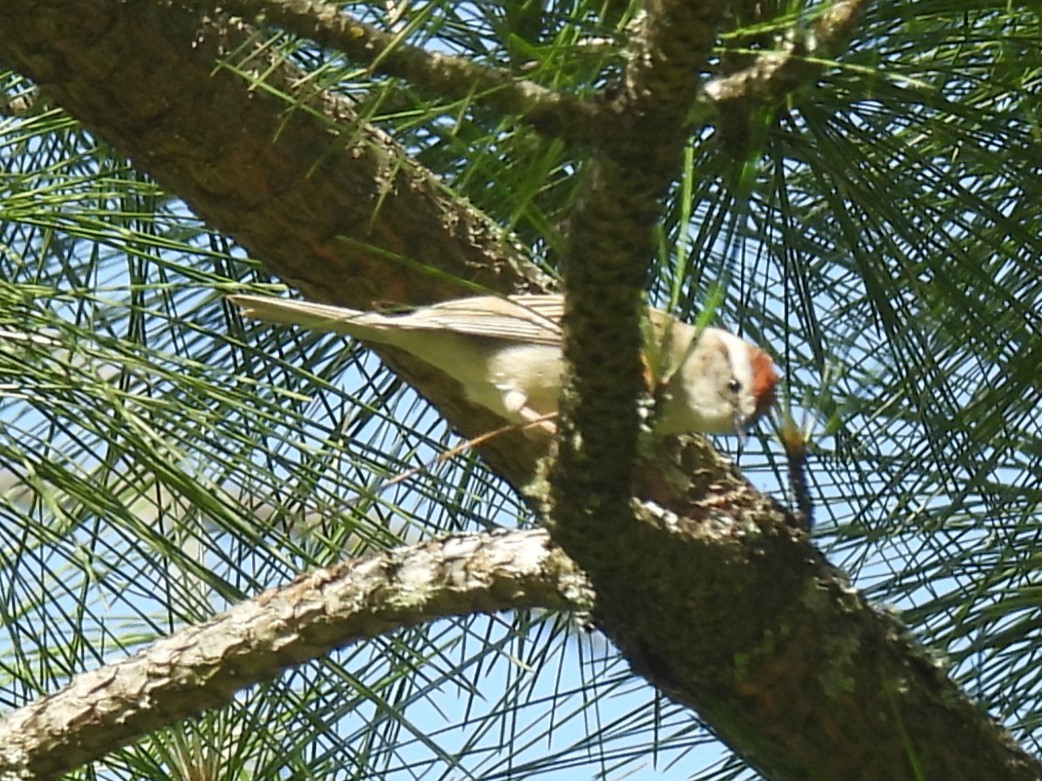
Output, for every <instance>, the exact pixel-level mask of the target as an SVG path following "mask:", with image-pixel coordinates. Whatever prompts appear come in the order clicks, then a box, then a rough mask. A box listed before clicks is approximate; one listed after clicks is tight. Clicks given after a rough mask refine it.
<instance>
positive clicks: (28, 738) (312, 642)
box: [0, 530, 592, 781]
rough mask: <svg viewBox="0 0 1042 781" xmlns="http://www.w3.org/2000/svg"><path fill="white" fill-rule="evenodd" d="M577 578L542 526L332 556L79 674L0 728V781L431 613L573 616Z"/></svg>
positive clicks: (82, 756)
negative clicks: (538, 611)
mask: <svg viewBox="0 0 1042 781" xmlns="http://www.w3.org/2000/svg"><path fill="white" fill-rule="evenodd" d="M591 603H592V594H591V592H590V589H589V586H588V584H587V583H586V581H585V578H584V577H583V575H582V574H581V573H580V572H578V571H577V570H576V569H575V567H574V565H573V564H572V563H571V561H570V560H569V559H568V558H567V557H566V556H565V555H564V554H563V553H562V552H561V551H560V549H558V548H556V547H554V546H553V544H552V543H551V541H550V537H549V535H548V534H547V533H546V532H545V531H542V530H535V531H505V532H500V533H495V534H471V535H460V536H457V537H449V538H447V539H444V540H439V541H436V542H428V543H424V544H421V545H415V546H410V547H404V548H397V549H394V550H390V551H386V552H383V553H378V554H375V555H372V556H367V557H365V558H361V559H353V560H350V561H345V562H343V563H341V564H338V565H336V566H334V567H330V568H328V569H321V570H317V571H315V572H311V573H308V574H307V575H304V576H302V577H300V578H298V579H297V580H295V581H294V582H293V583H290V584H288V585H286V586H282V587H280V588H277V589H271V590H269V591H266V592H264V593H263V594H261V595H259V596H257V597H255V598H254V599H251V600H249V601H247V602H242V603H240V604H238V605H236V606H235V607H233V608H232V609H230V610H228V611H227V612H225V613H222V614H221V615H219V616H217V617H216V618H214V619H212V620H210V621H207V622H206V623H205V624H201V625H199V626H191V627H188V628H186V629H183V630H181V631H180V632H177V633H176V634H174V635H171V636H170V637H166V638H163V639H162V640H159V641H157V642H155V643H153V644H152V645H151V646H149V647H148V648H146V649H145V650H143V651H141V652H140V653H138V654H136V655H135V656H132V657H130V658H127V659H124V660H121V661H119V662H115V663H113V664H109V665H105V666H104V667H101V668H99V669H97V670H92V671H90V672H86V673H82V674H80V675H78V676H76V678H74V679H73V680H72V681H71V682H70V683H69V684H68V685H67V686H66V687H65V688H63V689H61V690H60V691H57V692H55V693H54V694H51V695H49V696H47V697H44V698H41V699H39V700H37V701H35V702H33V703H31V704H30V705H27V706H26V707H24V708H21V709H20V710H17V711H15V712H14V713H11V714H9V715H7V716H6V717H5V718H4V719H3V720H0V779H3V781H14V779H19V780H20V781H27V780H28V779H34V781H44V780H45V779H57V778H60V777H61V776H62V775H63V774H64V773H66V772H68V771H70V770H74V769H75V768H77V767H80V766H81V765H84V764H86V763H88V762H90V761H92V760H95V759H99V758H100V757H103V756H105V754H107V753H109V752H110V751H113V750H115V749H117V748H119V747H121V746H125V745H127V744H128V743H130V742H132V741H133V740H134V739H135V738H138V737H141V736H142V735H146V734H148V733H150V732H153V731H155V730H157V729H159V728H161V727H164V726H167V725H169V724H173V723H175V722H176V721H178V720H180V719H183V718H187V717H189V716H192V715H195V714H197V713H199V712H200V711H201V710H202V709H204V708H206V707H212V706H217V705H222V704H224V703H225V702H227V701H228V700H229V699H230V698H231V696H232V695H233V694H234V693H235V692H237V691H240V690H242V689H244V688H246V687H248V686H250V685H252V684H254V683H258V682H260V681H264V680H268V679H270V678H274V677H275V676H276V675H278V674H279V673H280V672H281V671H282V670H284V669H286V668H287V667H290V666H293V665H297V664H300V663H301V662H304V661H306V660H308V659H316V658H319V657H321V656H324V655H325V654H327V653H329V652H330V651H331V650H333V649H335V648H340V647H343V646H345V645H347V644H349V643H354V642H358V641H360V640H365V639H367V638H372V637H377V636H380V635H383V634H386V633H388V632H391V631H393V630H395V629H400V628H404V627H410V626H415V625H417V624H420V623H425V622H428V621H432V620H434V619H437V618H446V617H449V616H459V615H470V614H473V613H478V612H497V611H503V610H524V609H529V608H544V609H549V610H585V609H587V608H588V607H589V606H590V604H591Z"/></svg>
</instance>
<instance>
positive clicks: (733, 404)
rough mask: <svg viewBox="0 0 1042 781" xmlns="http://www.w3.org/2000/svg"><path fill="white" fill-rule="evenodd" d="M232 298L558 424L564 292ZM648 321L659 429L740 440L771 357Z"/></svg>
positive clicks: (250, 313) (504, 407) (761, 399)
mask: <svg viewBox="0 0 1042 781" xmlns="http://www.w3.org/2000/svg"><path fill="white" fill-rule="evenodd" d="M228 300H229V301H230V302H231V303H233V304H235V305H236V306H238V307H240V308H241V310H242V314H243V315H244V316H246V317H252V318H257V319H259V320H265V321H268V322H272V323H281V324H286V325H300V326H304V327H306V328H310V329H314V330H322V331H334V332H336V333H340V334H348V335H350V336H353V337H355V338H357V339H360V340H362V341H363V342H370V343H372V344H384V345H389V346H392V347H397V348H400V349H402V350H405V351H406V352H409V353H412V354H413V355H415V356H416V357H418V358H420V359H421V360H423V361H424V362H426V363H428V364H430V365H431V366H433V367H435V368H436V369H439V370H440V371H442V372H444V373H445V374H448V375H449V376H450V377H453V378H455V379H456V380H457V381H459V383H460V384H461V385H462V387H463V392H464V393H465V394H466V396H467V398H468V399H470V400H471V401H473V402H474V403H476V404H480V405H481V406H483V407H486V408H487V409H490V410H492V411H493V412H495V413H496V414H497V415H499V416H500V417H502V418H505V419H506V420H509V421H515V422H522V423H527V424H532V425H538V426H540V428H541V429H542V430H543V431H545V432H548V433H552V432H553V430H554V427H553V424H549V423H547V422H546V421H547V420H548V418H550V417H552V416H553V414H554V413H556V412H557V404H558V396H559V395H560V390H561V377H562V374H563V372H564V358H563V354H562V347H561V343H562V334H561V317H562V315H563V314H564V298H563V297H562V296H560V295H553V294H548V295H518V296H505V297H497V296H476V297H473V298H461V299H457V300H454V301H445V302H443V303H440V304H435V305H434V306H429V307H421V308H418V309H414V310H412V311H410V312H407V313H405V314H390V315H385V314H379V313H377V312H361V311H358V310H355V309H345V308H341V307H335V306H326V305H323V304H313V303H310V302H307V301H292V300H288V299H281V298H273V297H261V296H238V295H236V296H229V297H228ZM648 320H649V323H650V326H651V327H650V329H648V330H649V334H648V336H647V338H646V340H645V341H646V344H645V359H646V363H647V364H648V366H649V367H651V368H652V378H651V388H650V389H651V390H653V391H654V392H655V395H656V398H657V399H659V403H658V405H657V408H656V411H655V415H654V419H653V422H652V430H653V432H654V433H655V435H657V436H660V437H665V436H669V435H671V434H684V433H689V432H702V433H709V434H737V435H739V436H744V435H745V432H746V430H747V429H748V428H749V426H751V425H752V424H753V423H755V422H756V420H757V419H758V418H759V417H760V416H761V415H763V414H764V413H765V412H766V411H767V409H768V408H769V407H770V406H771V404H772V403H773V402H774V390H775V386H776V385H777V383H778V374H777V372H776V371H775V369H774V364H773V363H772V362H771V359H770V357H769V356H768V355H767V353H765V352H764V351H763V350H761V349H760V348H759V347H757V346H755V345H753V344H749V343H748V342H746V341H744V340H742V339H740V338H739V337H737V336H735V335H734V334H731V333H728V332H727V331H723V330H721V329H719V328H703V329H701V330H698V329H696V328H694V327H693V326H691V325H688V324H687V323H683V322H681V321H679V320H676V319H675V318H673V317H671V316H670V315H668V314H666V313H665V312H662V311H660V310H657V309H651V310H649V318H648Z"/></svg>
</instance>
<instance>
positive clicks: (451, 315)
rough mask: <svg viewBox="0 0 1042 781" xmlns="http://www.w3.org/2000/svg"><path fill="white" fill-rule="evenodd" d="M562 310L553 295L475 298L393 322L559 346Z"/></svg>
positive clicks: (418, 312)
mask: <svg viewBox="0 0 1042 781" xmlns="http://www.w3.org/2000/svg"><path fill="white" fill-rule="evenodd" d="M563 310H564V304H563V299H562V298H561V297H560V296H557V295H523V296H509V297H503V298H500V297H497V296H478V297H474V298H459V299H456V300H454V301H444V302H442V303H440V304H435V305H434V306H431V307H426V308H424V309H418V310H416V311H415V312H411V313H410V314H406V315H401V316H399V317H396V318H394V321H395V323H396V324H397V325H399V326H400V327H402V328H412V329H416V330H420V329H445V330H447V331H454V332H455V333H460V334H469V335H471V336H484V337H486V338H489V339H503V340H505V341H510V342H524V343H527V344H547V345H559V344H560V343H561V314H562V312H563ZM388 319H390V318H388Z"/></svg>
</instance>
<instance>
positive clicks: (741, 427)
mask: <svg viewBox="0 0 1042 781" xmlns="http://www.w3.org/2000/svg"><path fill="white" fill-rule="evenodd" d="M748 429H749V424H748V422H746V419H745V417H744V416H743V415H742V413H741V412H736V413H735V414H734V433H735V434H736V435H737V436H738V447H740V448H744V447H745V440H746V439H748V435H747V434H748Z"/></svg>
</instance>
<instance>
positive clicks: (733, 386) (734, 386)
mask: <svg viewBox="0 0 1042 781" xmlns="http://www.w3.org/2000/svg"><path fill="white" fill-rule="evenodd" d="M727 389H728V390H729V391H731V393H734V394H737V393H738V391H740V390H741V389H742V383H740V382H738V380H736V379H735V378H734V377H732V378H731V381H730V382H729V383H727Z"/></svg>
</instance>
